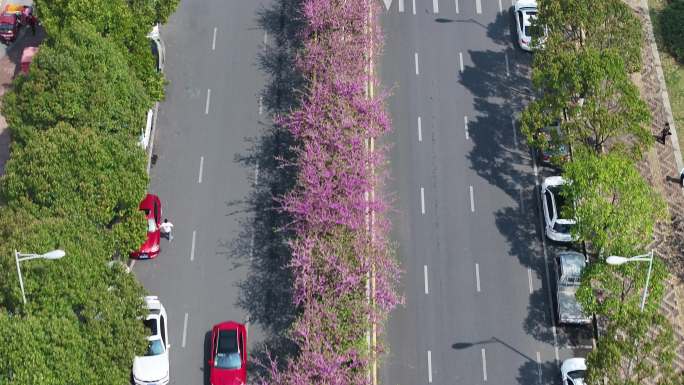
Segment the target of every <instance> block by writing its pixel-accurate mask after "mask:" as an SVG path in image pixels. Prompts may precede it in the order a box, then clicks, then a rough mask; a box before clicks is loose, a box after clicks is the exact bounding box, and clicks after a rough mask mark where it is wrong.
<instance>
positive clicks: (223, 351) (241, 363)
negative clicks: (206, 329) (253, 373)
mask: <svg viewBox="0 0 684 385" xmlns="http://www.w3.org/2000/svg"><path fill="white" fill-rule="evenodd" d="M209 382H210V383H211V384H212V385H244V384H246V383H247V329H246V328H245V325H243V324H241V323H237V322H234V321H225V322H221V323H220V324H216V325H214V327H213V328H212V329H211V351H210V352H209Z"/></svg>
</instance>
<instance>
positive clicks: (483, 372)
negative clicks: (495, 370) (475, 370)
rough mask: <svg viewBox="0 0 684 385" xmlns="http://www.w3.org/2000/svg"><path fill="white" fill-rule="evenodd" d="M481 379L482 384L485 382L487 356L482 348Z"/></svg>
mask: <svg viewBox="0 0 684 385" xmlns="http://www.w3.org/2000/svg"><path fill="white" fill-rule="evenodd" d="M482 378H483V379H484V382H487V354H486V353H485V350H484V348H482Z"/></svg>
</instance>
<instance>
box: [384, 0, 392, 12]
mask: <svg viewBox="0 0 684 385" xmlns="http://www.w3.org/2000/svg"><path fill="white" fill-rule="evenodd" d="M382 2H383V3H385V8H386V9H387V10H388V11H389V9H390V7H391V6H392V0H382Z"/></svg>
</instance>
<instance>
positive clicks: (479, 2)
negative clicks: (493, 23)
mask: <svg viewBox="0 0 684 385" xmlns="http://www.w3.org/2000/svg"><path fill="white" fill-rule="evenodd" d="M475 11H476V12H477V13H478V14H480V13H482V0H475Z"/></svg>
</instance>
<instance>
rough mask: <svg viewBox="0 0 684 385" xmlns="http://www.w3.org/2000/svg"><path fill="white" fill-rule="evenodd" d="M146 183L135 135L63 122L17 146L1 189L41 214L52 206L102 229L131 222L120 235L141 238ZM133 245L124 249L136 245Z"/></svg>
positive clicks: (15, 201) (11, 199) (58, 212)
mask: <svg viewBox="0 0 684 385" xmlns="http://www.w3.org/2000/svg"><path fill="white" fill-rule="evenodd" d="M122 186H126V188H122ZM146 188H147V174H146V172H145V157H144V153H143V151H142V149H140V148H136V147H135V145H134V144H133V141H132V140H129V139H125V138H122V137H121V136H114V135H102V134H97V133H96V132H94V131H93V130H90V129H87V128H82V129H80V130H77V129H75V128H73V127H70V126H68V125H67V124H63V123H61V124H58V125H57V126H56V127H55V128H52V129H50V130H48V131H45V132H42V133H39V134H37V135H34V136H33V138H32V140H30V141H29V142H28V143H27V144H26V145H25V146H23V147H17V148H15V150H14V151H13V153H12V157H11V159H10V160H9V161H8V162H7V165H6V174H5V176H4V177H3V183H2V190H1V191H2V195H3V198H4V199H5V200H6V201H7V202H9V204H10V206H16V205H23V206H24V207H28V208H34V212H35V213H36V214H37V213H38V212H39V211H38V210H35V209H43V208H44V209H48V210H50V212H51V213H52V214H53V215H56V216H59V217H63V218H71V219H72V220H75V221H85V222H88V223H92V224H94V225H96V226H98V227H100V228H102V230H104V229H111V228H112V227H117V226H121V227H127V228H126V230H124V231H122V232H121V233H119V232H118V230H117V234H119V237H120V238H119V239H126V240H132V241H134V242H136V243H139V241H140V240H141V239H140V236H139V235H137V234H145V230H144V218H143V217H142V215H141V214H140V213H139V212H138V204H139V203H140V199H141V197H142V196H144V194H145V190H146ZM26 202H30V203H31V205H26ZM129 217H132V218H135V220H134V221H127V220H125V219H126V218H129ZM102 230H101V231H102ZM129 242H130V241H129ZM122 246H123V245H122ZM128 246H130V247H129V248H128V249H124V250H122V251H127V250H129V249H132V248H133V247H135V246H137V245H130V244H129V245H128Z"/></svg>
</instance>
